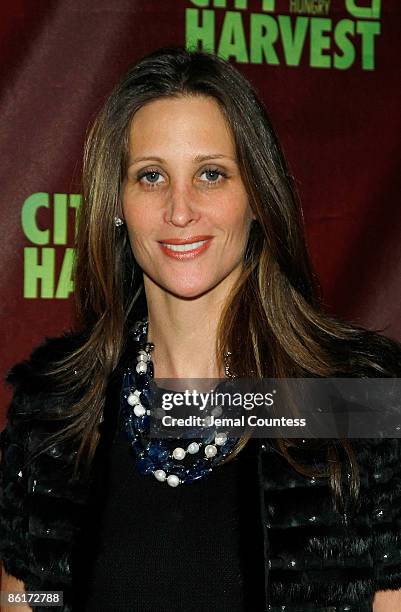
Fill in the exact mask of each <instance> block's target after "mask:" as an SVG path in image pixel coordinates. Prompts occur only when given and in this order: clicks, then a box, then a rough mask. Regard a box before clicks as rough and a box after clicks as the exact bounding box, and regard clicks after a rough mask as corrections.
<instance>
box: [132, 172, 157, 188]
mask: <svg viewBox="0 0 401 612" xmlns="http://www.w3.org/2000/svg"><path fill="white" fill-rule="evenodd" d="M160 177H161V174H160V172H158V171H157V170H146V171H145V172H140V173H139V174H138V176H137V179H138V181H140V182H142V183H143V184H145V185H148V186H153V185H157V184H159V182H160V181H159V178H160ZM143 179H146V180H143Z"/></svg>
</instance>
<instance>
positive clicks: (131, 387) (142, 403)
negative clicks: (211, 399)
mask: <svg viewBox="0 0 401 612" xmlns="http://www.w3.org/2000/svg"><path fill="white" fill-rule="evenodd" d="M147 335H148V319H147V317H145V318H144V319H142V320H140V321H137V322H136V324H135V326H134V328H133V336H132V337H133V340H134V341H135V343H136V348H137V354H136V362H137V363H136V365H135V368H131V367H127V368H126V369H125V371H124V376H123V384H122V390H121V398H120V402H121V416H122V425H123V429H124V431H125V434H126V436H127V438H128V441H129V444H130V446H131V448H132V450H133V451H134V454H135V457H136V460H137V461H136V468H137V470H138V471H139V473H140V474H145V475H146V474H153V476H154V477H155V478H156V480H158V481H159V482H166V483H167V484H168V485H170V486H171V487H177V486H178V485H180V484H184V483H190V482H193V481H195V480H198V479H199V478H204V477H205V476H207V475H208V474H210V473H211V472H212V471H213V468H214V467H216V466H217V465H218V464H219V463H220V462H221V461H222V459H223V458H224V457H226V456H227V455H228V454H229V453H231V451H232V450H233V448H234V446H235V444H236V443H237V441H238V438H228V437H227V434H226V433H225V432H219V431H217V430H216V428H212V427H207V426H206V427H203V428H202V432H203V435H202V437H197V438H195V439H194V440H192V441H190V440H188V441H186V440H184V439H183V438H179V439H178V440H168V439H157V438H152V439H149V432H150V419H151V418H152V419H155V418H160V417H161V416H162V413H164V410H163V409H162V408H154V406H155V400H156V397H157V395H158V391H159V392H160V389H158V388H157V385H156V383H155V382H154V380H153V374H154V370H153V362H152V359H151V351H152V350H153V349H154V344H153V343H152V342H148V341H147ZM229 356H230V353H229V352H226V353H225V356H224V359H225V373H226V376H227V378H230V379H233V378H237V377H236V375H235V374H233V373H232V372H231V371H230V366H229V362H228V358H229ZM219 386H220V385H219ZM212 414H214V415H215V416H219V415H220V414H221V407H219V406H216V407H215V408H214V409H213V410H212ZM199 432H200V430H199V428H192V429H191V435H192V434H193V433H195V434H196V433H199ZM202 451H203V452H202Z"/></svg>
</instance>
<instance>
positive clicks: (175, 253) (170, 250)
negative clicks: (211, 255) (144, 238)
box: [159, 238, 212, 259]
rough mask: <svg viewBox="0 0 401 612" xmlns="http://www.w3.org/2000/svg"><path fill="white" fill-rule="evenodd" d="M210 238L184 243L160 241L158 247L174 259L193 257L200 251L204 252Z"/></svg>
mask: <svg viewBox="0 0 401 612" xmlns="http://www.w3.org/2000/svg"><path fill="white" fill-rule="evenodd" d="M211 241H212V239H211V238H209V239H207V240H199V241H197V242H189V243H186V244H169V243H167V242H160V243H159V244H160V248H161V249H162V251H163V252H164V253H165V254H166V255H168V256H169V257H174V258H175V259H193V258H194V257H197V256H198V255H200V254H201V253H204V252H205V251H206V249H208V248H209V246H210V243H211Z"/></svg>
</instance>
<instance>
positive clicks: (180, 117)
mask: <svg viewBox="0 0 401 612" xmlns="http://www.w3.org/2000/svg"><path fill="white" fill-rule="evenodd" d="M123 214H124V218H125V222H126V225H127V229H128V233H129V238H130V243H131V247H132V251H133V254H134V257H135V259H136V260H137V262H138V264H139V265H140V266H141V268H142V270H143V272H144V275H145V279H144V280H145V286H146V284H147V283H155V284H157V285H158V286H159V287H161V288H163V289H164V290H167V291H169V292H170V293H172V294H174V295H176V296H179V297H183V298H193V297H197V296H200V295H202V294H204V293H205V292H207V291H210V290H211V289H213V288H215V287H216V286H217V285H219V284H221V283H223V285H227V288H229V287H230V286H231V284H232V283H234V282H235V280H236V279H237V277H238V276H239V273H240V271H241V268H242V262H243V257H244V251H245V247H246V243H247V239H248V233H249V229H250V224H251V222H252V219H253V218H254V215H253V213H252V210H251V208H250V206H249V203H248V197H247V194H246V191H245V187H244V184H243V182H242V179H241V176H240V171H239V167H238V164H237V161H236V151H235V144H234V141H233V137H232V134H231V131H230V128H229V126H228V125H227V123H226V121H225V119H224V116H223V114H222V112H221V110H220V109H219V106H218V104H217V102H216V101H215V100H214V98H211V97H195V96H193V97H184V96H183V97H179V98H169V99H160V100H155V101H153V102H150V103H148V104H147V105H145V106H143V107H142V108H141V109H140V110H139V111H137V113H136V114H135V115H134V118H133V121H132V124H131V132H130V139H129V161H128V168H127V176H126V179H125V181H124V189H123ZM183 241H184V242H185V243H188V244H186V245H181V246H177V245H178V244H179V243H182V242H183ZM184 249H185V250H184Z"/></svg>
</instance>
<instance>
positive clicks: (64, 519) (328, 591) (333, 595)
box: [0, 333, 401, 612]
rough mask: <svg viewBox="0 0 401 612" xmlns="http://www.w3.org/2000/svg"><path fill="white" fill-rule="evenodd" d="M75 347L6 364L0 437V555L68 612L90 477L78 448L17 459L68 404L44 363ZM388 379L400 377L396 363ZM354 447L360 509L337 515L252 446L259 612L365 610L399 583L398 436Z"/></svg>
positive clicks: (111, 394)
mask: <svg viewBox="0 0 401 612" xmlns="http://www.w3.org/2000/svg"><path fill="white" fill-rule="evenodd" d="M80 341H82V338H81V337H80V336H79V334H72V333H71V334H64V335H63V336H61V337H59V338H54V339H47V340H46V341H45V342H44V343H43V344H42V345H41V346H40V347H39V348H37V349H36V350H35V351H34V353H33V354H32V356H31V358H30V359H29V360H28V361H25V362H22V363H19V364H17V365H16V366H14V368H13V369H12V370H11V371H10V373H9V375H8V382H9V383H10V384H11V385H12V386H13V388H14V395H13V400H12V403H11V405H10V407H9V410H8V414H7V425H6V428H5V429H4V431H3V432H2V433H1V434H0V440H1V451H2V459H1V469H0V511H1V516H0V558H1V559H2V560H3V563H4V567H5V570H6V571H7V572H8V573H9V574H11V575H13V576H15V577H17V578H18V579H20V580H22V581H23V582H24V583H25V588H26V590H28V591H35V590H36V591H39V590H42V591H43V590H59V591H63V593H64V605H63V608H62V610H63V611H64V612H69V611H71V610H80V609H81V608H80V605H79V604H77V603H75V602H76V598H77V597H78V596H79V593H80V589H81V588H83V589H84V588H85V548H86V547H87V543H85V531H86V527H85V526H86V525H88V524H89V523H88V521H90V517H91V503H92V501H91V491H92V483H93V481H94V480H95V477H93V478H89V479H88V480H87V481H85V482H83V481H80V480H79V479H74V478H73V477H72V464H73V460H74V458H75V456H76V450H74V449H73V448H71V447H67V446H63V445H61V444H59V445H57V446H54V447H52V448H51V450H49V451H48V452H46V453H44V454H42V455H40V456H39V458H38V459H37V460H36V461H34V462H33V463H32V464H30V465H25V458H26V454H27V451H28V450H30V449H31V448H32V447H33V446H34V445H35V443H36V442H37V440H38V439H40V438H41V437H42V436H43V435H46V432H47V431H48V430H47V429H46V428H48V427H49V425H48V424H46V425H45V424H44V421H43V419H42V420H41V415H43V413H44V411H46V409H47V408H50V407H52V408H54V406H55V405H56V404H57V405H58V406H60V407H63V408H67V409H68V406H69V405H71V403H72V402H73V401H74V398H73V397H72V396H69V395H68V394H65V395H63V396H60V395H56V394H55V393H54V392H52V390H51V389H50V388H48V383H47V381H46V379H45V377H44V376H43V371H44V370H45V369H46V364H48V363H49V361H53V360H54V359H57V358H59V357H61V356H63V355H65V354H66V352H70V351H71V350H72V349H74V348H75V347H77V346H78V344H79V342H80ZM392 359H393V360H394V355H393V356H392ZM398 359H399V355H398ZM399 363H400V364H401V360H400V361H399ZM123 366H124V358H123V359H122V360H121V364H120V366H119V367H118V368H117V369H116V371H115V373H114V375H113V376H112V377H111V379H110V383H109V389H108V393H107V400H106V408H105V413H104V421H103V424H104V425H105V426H104V427H103V428H102V438H101V443H100V444H99V446H98V452H97V454H98V455H99V456H100V457H101V455H102V452H104V448H107V430H108V427H109V425H108V419H109V418H112V417H110V414H111V413H112V412H114V413H115V412H116V411H115V410H114V411H112V410H111V409H110V406H112V405H114V407H115V405H116V404H115V402H116V397H117V396H118V395H116V394H118V393H119V389H120V384H121V373H122V369H123ZM395 375H396V376H399V377H401V365H400V367H399V373H398V374H395ZM108 407H109V408H108ZM113 418H115V417H113ZM104 441H105V442H104ZM352 443H353V446H354V449H355V452H356V458H357V460H358V464H359V468H360V475H361V494H360V507H359V509H358V510H357V511H356V512H353V513H344V512H341V511H337V510H335V509H334V506H333V498H332V495H331V492H330V488H329V484H328V482H327V480H326V479H321V478H311V477H306V476H303V475H301V474H300V473H299V472H297V471H296V470H295V469H294V468H293V467H291V466H290V465H289V463H288V462H287V460H286V459H285V458H283V457H282V455H281V454H280V453H279V452H278V451H277V449H276V448H275V445H274V444H271V443H270V442H269V441H268V440H259V441H258V444H259V454H258V465H259V485H260V500H261V512H262V518H263V532H264V538H265V542H264V549H265V568H264V571H265V578H266V608H265V609H266V610H270V611H271V612H278V611H279V610H280V611H281V610H286V611H287V610H288V611H291V612H307V611H312V610H313V611H315V612H340V611H343V612H345V611H346V610H347V611H350V612H355V611H361V612H362V611H368V610H371V609H372V601H373V597H374V593H375V592H376V591H378V590H382V589H388V588H389V589H399V588H401V463H400V458H401V457H400V454H401V453H400V440H399V439H398V438H395V439H381V440H380V439H377V440H373V439H357V440H356V439H354V440H352ZM102 449H103V450H102ZM309 452H310V451H309ZM308 457H309V459H308ZM298 458H299V459H300V460H301V461H302V462H303V463H308V462H309V465H314V466H315V467H319V465H320V461H322V457H319V454H318V453H317V454H316V453H315V454H314V455H313V456H310V455H305V456H302V457H301V455H299V457H298ZM94 465H95V468H94V473H95V472H96V465H97V463H96V461H95V463H94ZM33 609H34V610H42V611H45V610H47V609H48V608H46V607H43V606H40V605H38V606H33ZM57 609H59V608H57ZM116 612H118V611H116Z"/></svg>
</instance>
